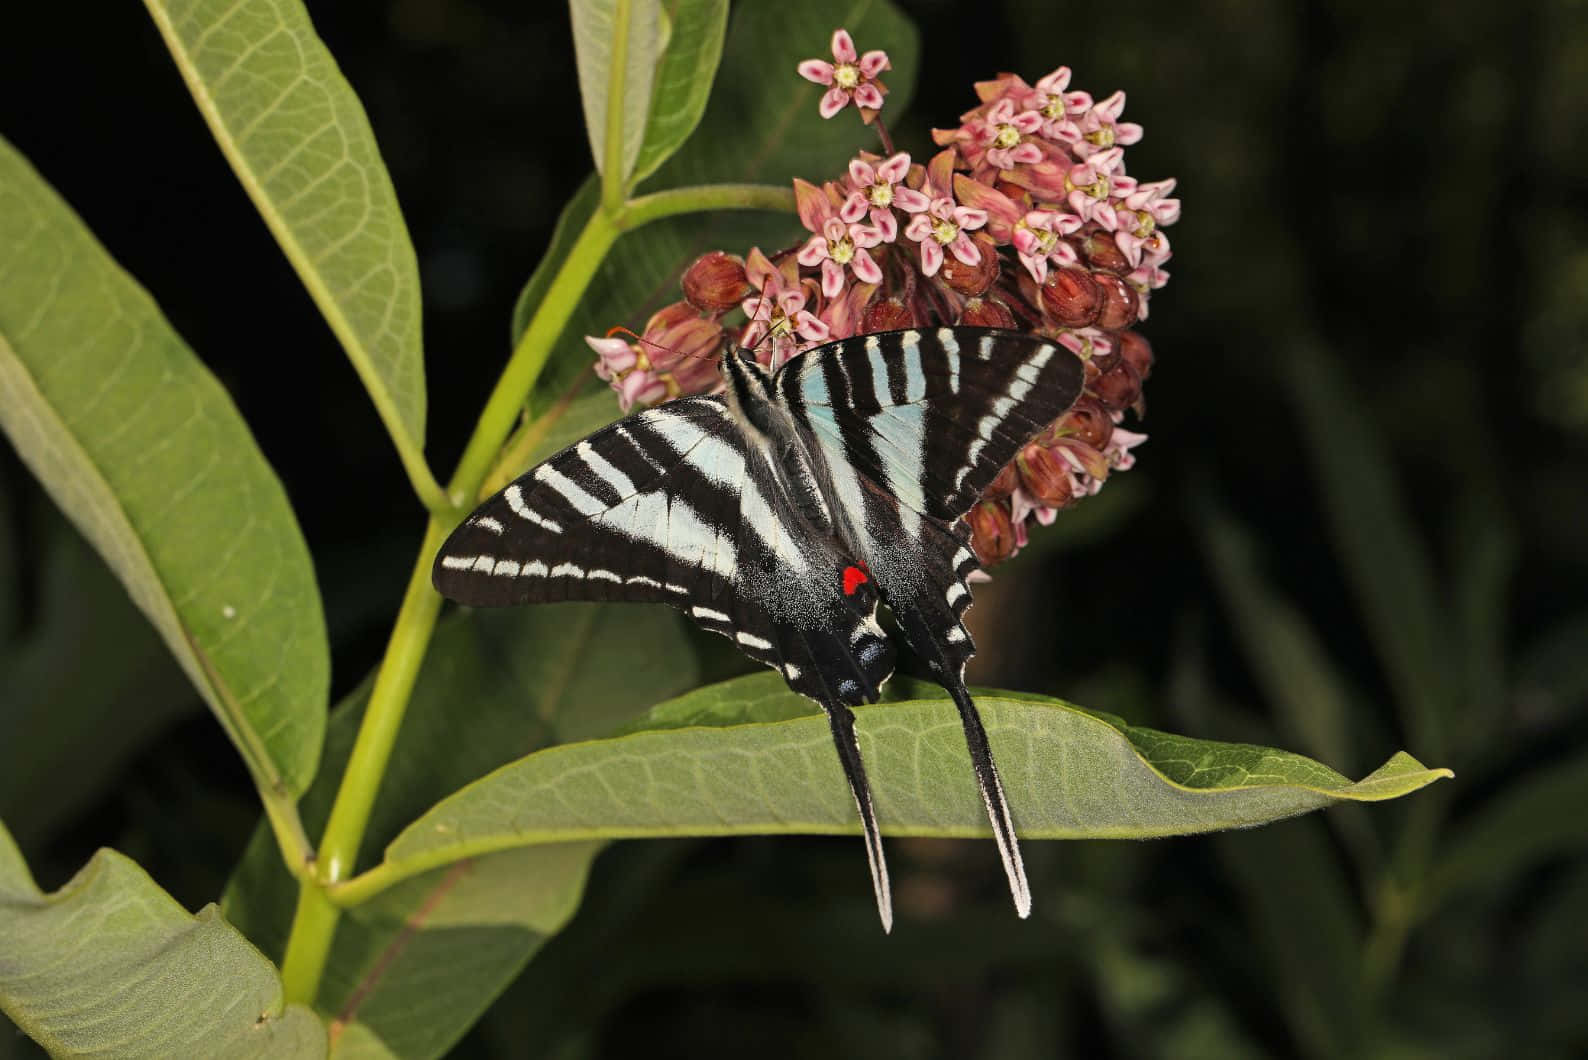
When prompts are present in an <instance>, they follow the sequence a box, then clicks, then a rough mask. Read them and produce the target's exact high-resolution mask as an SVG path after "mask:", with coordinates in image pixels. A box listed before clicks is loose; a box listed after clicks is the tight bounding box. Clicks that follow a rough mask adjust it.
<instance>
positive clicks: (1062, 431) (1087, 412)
mask: <svg viewBox="0 0 1588 1060" xmlns="http://www.w3.org/2000/svg"><path fill="white" fill-rule="evenodd" d="M1113 433H1114V421H1113V420H1112V419H1111V418H1110V417H1109V415H1108V413H1107V412H1106V411H1105V410H1104V409H1103V406H1102V405H1100V404H1098V403H1097V401H1096V400H1094V399H1093V398H1090V397H1085V396H1083V397H1082V398H1081V400H1079V401H1077V402H1076V403H1075V407H1074V408H1072V409H1070V411H1069V412H1066V413H1065V414H1064V415H1063V416H1061V417H1059V421H1058V423H1056V424H1054V431H1053V434H1054V435H1055V436H1056V437H1057V438H1074V439H1076V440H1077V441H1081V442H1085V443H1086V444H1087V445H1089V446H1091V447H1092V448H1093V449H1102V448H1103V447H1104V446H1106V445H1107V444H1108V439H1109V438H1110V437H1111V436H1112V435H1113ZM1043 437H1044V438H1046V437H1047V435H1043Z"/></svg>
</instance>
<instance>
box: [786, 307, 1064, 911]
mask: <svg viewBox="0 0 1588 1060" xmlns="http://www.w3.org/2000/svg"><path fill="white" fill-rule="evenodd" d="M1084 382H1085V377H1084V371H1083V368H1082V365H1081V362H1080V360H1079V359H1078V358H1077V357H1076V356H1075V355H1074V354H1072V353H1070V352H1069V351H1068V350H1066V349H1064V347H1062V346H1060V345H1058V344H1057V343H1055V342H1053V341H1051V340H1049V339H1045V338H1042V337H1041V336H1036V335H1029V334H1025V333H1021V332H1010V331H996V330H989V329H981V328H947V327H945V328H936V329H930V330H926V329H922V330H908V331H895V332H887V333H882V334H875V335H865V336H861V337H857V338H854V339H848V340H844V341H841V342H836V343H832V344H830V345H828V346H823V347H819V348H818V349H815V350H812V351H810V352H808V353H806V354H805V355H804V356H802V357H798V358H795V359H793V360H791V361H789V362H788V364H786V365H785V366H784V367H783V369H782V370H781V372H780V373H779V375H778V378H777V381H776V388H777V393H778V396H779V398H780V399H781V400H782V401H783V403H784V404H785V405H786V406H787V408H788V409H789V410H790V412H791V414H792V415H793V416H794V418H795V420H796V422H798V423H800V424H801V425H802V426H803V427H804V428H805V430H806V432H807V435H808V438H809V440H810V444H811V445H812V447H813V448H814V449H815V450H816V451H817V452H819V453H820V455H821V457H822V460H823V462H824V463H825V465H826V467H827V471H828V475H829V478H830V480H831V483H832V487H833V492H834V493H835V495H836V498H837V501H838V503H839V504H841V505H842V506H843V508H844V509H845V512H846V515H847V520H846V521H847V523H848V525H849V526H850V527H851V529H852V532H853V534H854V535H855V536H856V537H857V538H858V540H857V541H855V542H854V545H855V547H856V548H857V549H858V550H859V552H860V553H861V556H862V558H863V559H865V561H866V562H867V563H868V564H869V565H870V570H871V574H872V576H873V578H875V580H876V582H877V585H878V587H879V588H880V589H881V590H882V595H883V598H884V599H885V600H886V601H887V603H888V607H889V608H890V609H891V610H892V611H893V613H894V616H895V617H896V618H897V619H898V621H899V628H900V631H901V632H902V633H903V634H904V636H905V639H906V640H907V641H909V643H910V646H911V647H912V648H913V649H914V650H915V652H916V654H917V655H919V656H920V657H921V658H922V660H923V661H924V662H925V663H926V664H927V666H928V667H930V668H931V670H932V673H933V676H934V677H935V678H936V679H937V681H938V682H939V683H941V684H942V685H943V687H944V688H946V689H947V690H948V692H949V694H950V695H951V696H952V697H953V699H954V702H955V705H956V706H957V707H958V708H959V714H960V719H961V722H962V724H963V726H964V729H965V740H966V743H967V745H968V747H969V750H970V757H971V761H972V764H973V765H974V767H975V770H976V778H977V781H978V784H979V786H980V788H981V792H982V798H983V800H984V801H985V803H986V808H987V816H988V818H989V820H990V821H991V823H992V828H993V833H994V835H995V836H996V838H997V840H998V848H999V852H1000V854H1001V855H1002V858H1003V863H1004V870H1005V872H1006V873H1007V874H1008V876H1009V885H1010V890H1011V892H1012V893H1013V895H1014V899H1015V907H1016V909H1017V910H1018V911H1019V913H1020V915H1021V916H1026V915H1027V914H1028V913H1029V912H1030V909H1031V894H1030V889H1029V886H1028V885H1027V882H1026V878H1025V870H1024V867H1023V866H1022V864H1021V859H1020V848H1019V843H1018V841H1017V840H1016V838H1015V829H1014V822H1013V819H1012V817H1011V816H1010V813H1009V807H1008V801H1007V800H1006V798H1005V797H1004V792H1003V785H1002V782H1001V781H1000V780H999V777H998V770H997V767H996V766H995V765H994V763H993V758H992V751H991V748H990V747H989V746H988V742H987V734H986V731H985V730H984V728H983V726H982V722H981V717H980V715H979V714H978V713H977V711H976V707H975V704H974V703H973V702H972V700H971V697H970V693H969V692H968V691H967V690H966V688H965V676H964V675H965V664H966V663H967V662H968V661H969V660H970V658H971V656H972V655H974V654H975V651H976V648H975V645H974V643H972V641H971V637H970V632H969V631H968V630H967V629H966V628H965V625H964V623H963V622H962V621H961V618H962V616H963V615H964V613H965V611H966V609H967V608H969V607H970V603H971V593H970V586H969V584H968V578H969V576H970V574H971V573H972V572H974V571H976V570H977V569H978V568H979V565H978V564H977V562H976V557H975V555H974V554H973V553H972V551H971V549H970V534H969V531H968V529H967V528H966V526H965V525H964V523H962V522H961V521H960V517H961V516H963V515H964V514H965V512H967V511H968V510H969V509H970V507H971V506H972V505H973V504H974V503H975V502H976V500H977V498H978V497H980V496H981V493H982V491H983V490H984V489H986V488H987V486H988V485H989V484H990V483H991V482H992V480H993V478H994V477H996V476H997V474H998V472H999V471H1001V470H1002V469H1003V468H1004V466H1005V465H1007V464H1008V463H1009V461H1011V460H1013V459H1014V457H1015V454H1016V453H1017V452H1018V451H1019V449H1020V447H1021V446H1023V445H1025V444H1026V443H1027V442H1029V441H1030V440H1031V439H1032V438H1033V437H1034V436H1036V435H1037V434H1038V433H1040V432H1041V431H1042V430H1043V429H1044V428H1045V427H1047V426H1048V424H1050V423H1052V422H1053V421H1054V420H1055V419H1057V418H1058V417H1059V416H1060V415H1062V414H1063V413H1064V412H1065V410H1067V409H1068V408H1069V407H1070V406H1071V405H1073V404H1074V403H1075V400H1076V398H1078V397H1079V396H1080V394H1081V389H1082V386H1083V385H1084Z"/></svg>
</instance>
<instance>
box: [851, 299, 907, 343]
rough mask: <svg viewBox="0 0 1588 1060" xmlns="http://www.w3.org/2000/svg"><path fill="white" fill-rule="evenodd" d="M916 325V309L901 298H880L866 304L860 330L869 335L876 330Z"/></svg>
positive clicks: (894, 329) (891, 329) (893, 329)
mask: <svg viewBox="0 0 1588 1060" xmlns="http://www.w3.org/2000/svg"><path fill="white" fill-rule="evenodd" d="M915 326H916V319H915V311H914V310H913V309H911V308H910V307H909V306H908V305H906V304H905V303H904V301H903V300H902V299H899V298H879V299H877V300H876V301H874V302H872V303H871V304H870V305H868V306H866V312H865V314H864V315H863V316H862V317H861V318H860V332H861V334H864V335H869V334H871V333H872V332H876V331H896V330H898V329H899V328H913V327H915Z"/></svg>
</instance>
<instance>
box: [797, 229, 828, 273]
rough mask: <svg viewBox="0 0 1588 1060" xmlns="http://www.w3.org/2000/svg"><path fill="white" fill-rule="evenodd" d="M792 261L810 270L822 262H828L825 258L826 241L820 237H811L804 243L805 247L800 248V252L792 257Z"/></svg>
mask: <svg viewBox="0 0 1588 1060" xmlns="http://www.w3.org/2000/svg"><path fill="white" fill-rule="evenodd" d="M794 260H795V261H797V262H799V263H800V264H801V265H804V266H805V267H806V268H811V267H813V266H815V265H817V264H818V263H820V262H822V261H826V260H829V259H828V256H827V240H826V239H825V238H824V237H822V236H811V237H810V238H809V239H807V240H806V241H805V245H804V246H803V247H800V252H799V253H798V254H796V255H795V256H794Z"/></svg>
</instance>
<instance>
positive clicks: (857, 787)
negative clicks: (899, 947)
mask: <svg viewBox="0 0 1588 1060" xmlns="http://www.w3.org/2000/svg"><path fill="white" fill-rule="evenodd" d="M824 709H825V710H826V711H827V721H828V723H829V724H830V725H831V726H832V730H833V744H834V745H835V746H836V747H837V748H838V761H839V762H841V763H842V764H843V767H844V776H845V777H847V778H848V780H849V790H850V791H851V792H852V793H853V794H854V796H855V809H857V810H859V811H860V826H861V828H863V829H864V830H865V834H866V858H867V860H868V861H870V862H871V886H872V889H873V890H875V891H876V893H877V915H878V916H880V917H882V930H883V931H885V932H890V933H891V932H892V931H893V889H892V887H891V886H890V885H889V883H888V859H887V857H886V856H885V855H884V854H883V851H882V833H881V832H880V831H879V830H878V828H877V815H876V812H875V811H874V810H873V808H872V805H871V785H870V784H869V783H868V782H867V781H866V766H865V763H864V762H862V761H861V760H860V744H859V743H858V742H857V741H856V739H855V715H854V713H853V712H852V711H850V709H849V708H848V707H846V706H844V705H843V704H842V703H835V704H832V705H830V706H827V705H824ZM972 712H973V713H974V708H972ZM995 782H996V780H995ZM1018 857H1019V854H1018V853H1017V854H1016V858H1018Z"/></svg>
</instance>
